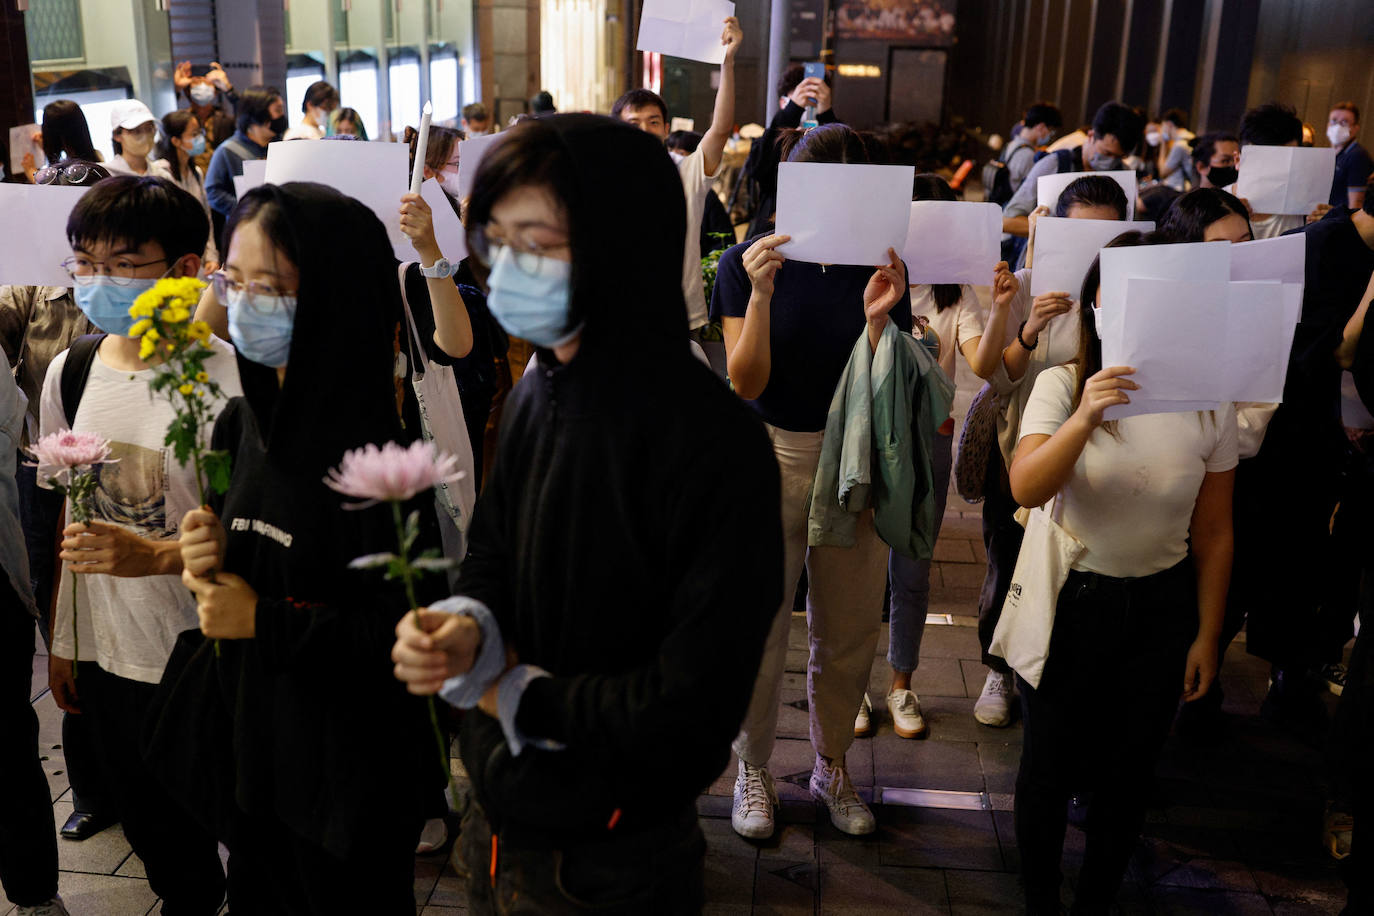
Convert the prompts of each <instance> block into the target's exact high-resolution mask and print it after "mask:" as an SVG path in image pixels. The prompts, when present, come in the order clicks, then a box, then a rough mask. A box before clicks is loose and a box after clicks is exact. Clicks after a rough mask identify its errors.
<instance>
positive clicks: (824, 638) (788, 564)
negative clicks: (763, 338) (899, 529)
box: [734, 426, 888, 766]
mask: <svg viewBox="0 0 1374 916" xmlns="http://www.w3.org/2000/svg"><path fill="white" fill-rule="evenodd" d="M768 435H769V437H770V438H771V439H772V440H773V452H774V454H775V455H777V459H778V469H779V470H780V472H781V475H782V538H783V548H784V561H783V576H784V579H783V597H782V606H781V607H780V608H778V614H777V617H775V618H774V620H773V628H772V629H771V630H770V631H769V633H768V641H767V642H766V643H765V645H764V649H763V661H762V662H761V663H760V665H759V674H758V678H757V679H756V680H755V682H754V695H753V697H752V698H751V699H750V701H749V710H748V712H747V713H745V717H744V723H743V725H741V726H740V733H739V736H738V737H737V738H736V739H735V745H734V746H735V753H736V754H738V755H739V757H740V758H741V759H742V760H744V761H745V762H747V763H750V764H752V765H754V766H764V765H766V764H767V763H768V758H769V757H770V756H771V755H772V753H773V740H774V737H775V735H776V732H777V729H778V701H779V696H780V693H781V690H782V675H783V671H784V670H785V668H786V665H787V635H788V630H789V629H790V625H791V619H792V603H793V600H794V598H795V597H796V592H797V580H798V579H800V578H801V571H802V564H803V563H805V564H806V575H807V581H808V588H809V592H808V596H807V601H806V622H807V626H808V629H809V631H810V647H809V648H810V661H809V662H808V664H807V669H806V695H807V700H808V701H809V704H810V709H811V713H810V718H811V746H812V747H813V748H815V750H816V753H817V754H820V755H821V756H823V757H829V758H832V759H837V760H843V759H844V755H845V752H846V751H847V750H849V745H850V744H852V743H853V741H854V714H855V713H857V712H858V711H859V703H860V702H861V701H862V699H863V693H864V690H866V689H867V687H868V672H869V669H870V668H872V666H873V655H874V652H875V651H876V649H877V645H878V633H879V630H880V629H881V628H882V618H883V590H884V587H885V586H886V584H887V554H888V548H887V545H886V544H884V543H883V542H882V540H881V539H880V538H879V537H878V533H877V532H876V531H875V530H874V528H873V510H871V509H866V510H864V512H863V513H862V514H861V515H860V516H859V522H858V540H857V542H856V543H855V545H854V546H853V547H811V548H808V547H807V546H806V519H807V511H806V510H807V499H808V497H809V496H810V495H811V485H812V482H813V481H814V480H815V477H816V465H817V464H818V463H819V461H820V454H821V443H822V441H823V440H824V438H825V434H824V433H819V432H816V433H794V432H789V431H787V430H783V429H777V428H776V427H772V426H770V427H768Z"/></svg>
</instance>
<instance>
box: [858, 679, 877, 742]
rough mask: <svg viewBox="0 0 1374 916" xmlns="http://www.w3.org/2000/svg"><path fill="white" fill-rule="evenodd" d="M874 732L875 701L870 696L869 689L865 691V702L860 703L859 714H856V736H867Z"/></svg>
mask: <svg viewBox="0 0 1374 916" xmlns="http://www.w3.org/2000/svg"><path fill="white" fill-rule="evenodd" d="M871 734H873V701H872V700H870V699H869V698H868V691H867V690H865V691H864V699H863V702H862V703H860V704H859V712H858V715H856V716H854V737H855V738H867V737H868V736H869V735H871Z"/></svg>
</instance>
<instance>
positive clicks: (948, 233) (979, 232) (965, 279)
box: [900, 200, 1002, 286]
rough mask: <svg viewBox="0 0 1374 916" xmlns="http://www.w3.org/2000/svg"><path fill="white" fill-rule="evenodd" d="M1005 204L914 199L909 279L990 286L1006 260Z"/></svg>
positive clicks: (908, 237)
mask: <svg viewBox="0 0 1374 916" xmlns="http://www.w3.org/2000/svg"><path fill="white" fill-rule="evenodd" d="M1001 239H1002V208H1001V207H999V206H997V205H996V204H990V203H979V202H974V201H959V200H913V201H912V202H911V215H910V218H909V219H908V221H907V233H906V247H905V248H903V249H900V250H901V252H902V260H903V261H905V262H906V269H907V271H908V282H910V283H913V284H915V283H968V284H972V285H976V286H986V285H988V284H989V283H991V282H992V272H993V270H994V268H996V267H997V262H998V261H1000V260H1002V255H1001V250H1002V242H1001Z"/></svg>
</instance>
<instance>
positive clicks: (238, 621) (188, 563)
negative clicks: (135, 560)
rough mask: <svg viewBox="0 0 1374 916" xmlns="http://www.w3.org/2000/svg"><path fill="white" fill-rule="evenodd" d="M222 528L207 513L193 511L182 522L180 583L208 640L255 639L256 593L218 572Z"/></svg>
mask: <svg viewBox="0 0 1374 916" xmlns="http://www.w3.org/2000/svg"><path fill="white" fill-rule="evenodd" d="M224 542H225V535H224V526H223V525H221V524H220V520H219V517H218V516H216V515H215V513H213V512H211V511H210V510H209V509H206V508H200V509H192V510H191V511H190V512H187V513H186V517H185V518H183V519H182V521H181V563H182V571H181V581H182V584H184V585H185V586H186V587H187V588H189V589H190V590H191V593H192V594H194V595H195V596H196V614H197V615H198V616H199V617H200V631H201V632H202V633H204V634H205V635H206V636H208V637H210V638H211V639H252V638H253V637H254V636H256V635H257V612H258V593H257V592H256V591H254V590H253V587H252V586H251V585H249V584H248V583H247V582H245V581H244V580H243V578H242V577H240V576H236V575H234V574H233V573H226V572H223V571H220V572H216V570H219V569H220V565H221V560H222V558H223V556H224Z"/></svg>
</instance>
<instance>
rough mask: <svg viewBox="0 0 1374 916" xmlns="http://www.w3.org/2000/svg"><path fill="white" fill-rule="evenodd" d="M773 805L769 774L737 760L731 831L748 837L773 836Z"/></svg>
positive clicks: (775, 796)
mask: <svg viewBox="0 0 1374 916" xmlns="http://www.w3.org/2000/svg"><path fill="white" fill-rule="evenodd" d="M777 806H778V793H777V790H776V789H774V788H773V776H772V774H770V773H769V772H768V770H766V769H765V768H763V767H756V766H753V765H751V764H748V763H745V762H744V761H743V760H741V761H740V762H739V775H737V776H736V777H735V803H734V804H733V805H731V806H730V826H731V827H734V828H735V833H738V834H739V835H740V836H742V837H746V838H748V839H751V840H766V839H768V838H769V837H770V836H772V835H773V809H774V808H776V807H777Z"/></svg>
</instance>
